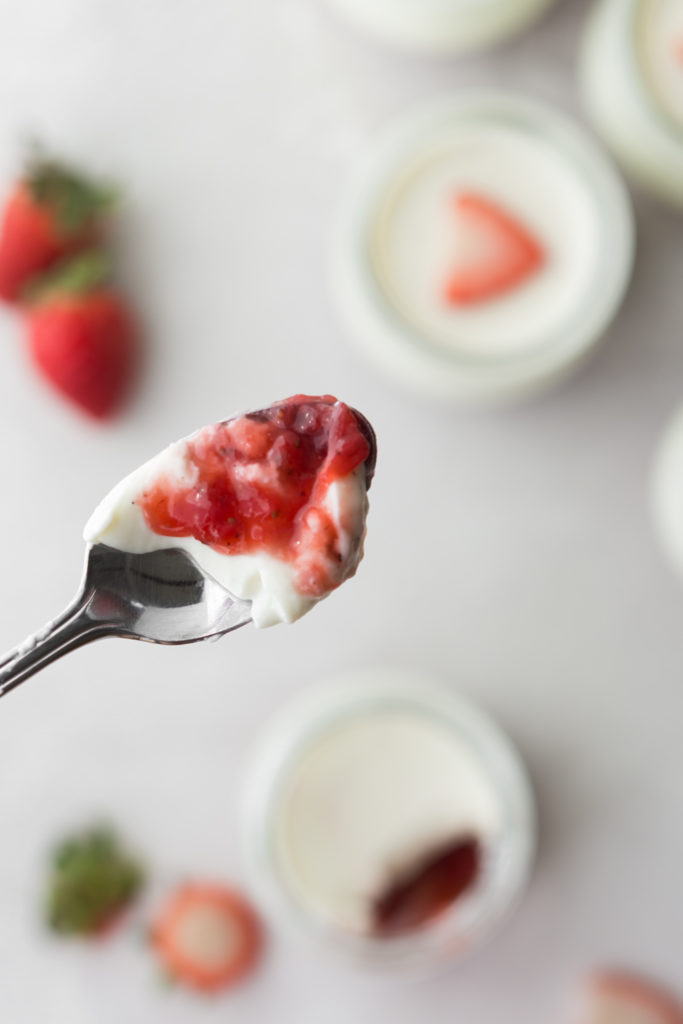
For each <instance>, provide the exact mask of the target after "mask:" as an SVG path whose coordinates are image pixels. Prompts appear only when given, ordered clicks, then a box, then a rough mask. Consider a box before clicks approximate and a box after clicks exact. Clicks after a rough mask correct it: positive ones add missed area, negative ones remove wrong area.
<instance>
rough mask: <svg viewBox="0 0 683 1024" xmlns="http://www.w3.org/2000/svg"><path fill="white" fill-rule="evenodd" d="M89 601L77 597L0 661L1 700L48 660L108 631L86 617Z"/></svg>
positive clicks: (81, 596) (103, 625) (58, 656)
mask: <svg viewBox="0 0 683 1024" xmlns="http://www.w3.org/2000/svg"><path fill="white" fill-rule="evenodd" d="M88 602H89V595H86V594H83V593H81V594H79V595H78V596H77V597H76V598H75V599H74V600H73V601H72V603H71V604H70V605H69V606H68V608H66V609H65V611H63V612H62V614H61V615H59V616H58V617H57V618H56V619H52V620H51V621H50V622H48V623H47V624H46V625H45V626H43V628H42V629H39V630H38V631H37V632H36V633H31V635H30V636H28V637H27V638H26V639H25V640H24V642H23V643H21V644H19V645H18V647H15V648H13V649H12V650H11V651H8V652H7V653H6V654H5V655H4V656H3V657H1V658H0V697H4V696H5V694H6V693H9V691H10V690H13V689H14V687H15V686H18V685H19V683H23V681H24V679H28V677H29V676H32V675H33V674H34V672H39V671H40V669H41V668H44V667H45V666H46V665H49V664H50V662H51V661H55V660H56V659H57V658H61V656H62V655H63V654H68V652H69V651H73V650H75V649H76V648H77V647H80V646H81V645H82V644H87V643H89V642H90V641H91V640H96V639H97V638H98V637H102V636H106V635H107V634H108V633H109V632H110V631H109V630H108V629H107V628H106V625H105V624H104V623H102V622H97V621H96V620H93V618H92V617H91V616H90V615H89V614H88V612H87V607H88Z"/></svg>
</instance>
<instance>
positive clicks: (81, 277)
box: [23, 249, 112, 305]
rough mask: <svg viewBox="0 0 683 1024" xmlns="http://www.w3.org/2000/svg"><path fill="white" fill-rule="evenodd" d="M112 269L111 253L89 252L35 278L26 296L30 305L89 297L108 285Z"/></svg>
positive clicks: (90, 250) (64, 261) (97, 250)
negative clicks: (58, 298) (61, 297)
mask: <svg viewBox="0 0 683 1024" xmlns="http://www.w3.org/2000/svg"><path fill="white" fill-rule="evenodd" d="M111 270H112V266H111V259H110V257H109V255H108V254H107V253H105V252H104V251H103V250H102V249H88V250H86V251H85V252H81V253H78V255H76V256H72V257H71V258H70V259H66V260H63V261H62V262H61V263H59V264H58V265H57V266H56V267H54V268H53V269H52V270H49V271H48V272H47V273H45V274H42V275H41V276H40V277H38V278H35V279H34V280H33V281H32V282H31V284H30V285H29V286H28V287H27V288H26V289H25V291H24V295H23V297H24V299H25V300H26V301H27V302H28V303H29V305H37V304H40V303H43V302H47V301H49V300H50V299H52V298H54V296H56V295H87V294H88V293H89V292H92V291H95V290H96V289H97V288H100V287H101V286H102V285H104V284H106V282H107V281H108V280H109V278H110V277H111Z"/></svg>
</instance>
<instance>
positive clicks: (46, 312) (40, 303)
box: [28, 253, 137, 419]
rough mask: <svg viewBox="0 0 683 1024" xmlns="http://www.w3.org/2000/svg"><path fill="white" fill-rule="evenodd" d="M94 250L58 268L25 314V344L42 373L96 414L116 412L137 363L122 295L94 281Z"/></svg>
mask: <svg viewBox="0 0 683 1024" xmlns="http://www.w3.org/2000/svg"><path fill="white" fill-rule="evenodd" d="M104 266H105V265H104V264H103V262H102V261H101V260H100V257H99V254H98V253H88V254H84V255H82V256H80V257H78V258H77V259H75V260H74V261H73V262H72V263H71V264H70V265H69V266H67V267H66V268H60V270H59V272H58V273H57V274H56V275H54V276H53V277H52V278H51V279H50V281H49V282H48V283H47V284H46V285H45V287H44V289H43V290H42V291H41V293H40V295H39V296H38V297H37V299H36V302H35V305H34V306H32V307H31V309H30V310H29V312H28V331H29V345H30V349H31V354H32V356H33V360H34V362H35V364H36V366H37V367H38V368H39V369H40V371H41V372H42V374H43V375H44V376H45V377H47V379H48V380H49V381H50V382H51V383H52V384H53V385H54V387H56V388H57V390H58V391H60V392H61V393H62V394H63V395H65V396H66V397H67V398H68V399H70V400H71V401H72V402H75V403H76V405H78V406H79V407H80V408H81V409H84V410H85V411H86V412H88V413H90V415H92V416H95V417H97V418H100V419H101V418H105V417H107V416H111V415H112V414H114V413H115V412H117V411H118V409H119V407H120V406H121V404H122V403H123V401H124V399H125V398H126V396H127V393H128V390H129V387H130V384H131V381H132V378H133V375H134V371H135V368H136V364H137V332H136V328H135V324H134V322H133V318H132V315H131V313H130V312H129V310H128V308H127V306H126V304H125V303H124V301H123V299H122V298H121V297H120V296H119V295H118V294H117V293H116V292H114V291H113V290H112V289H111V288H109V287H108V286H107V285H106V284H100V283H99V280H100V279H101V277H102V276H103V274H104V273H105V271H104Z"/></svg>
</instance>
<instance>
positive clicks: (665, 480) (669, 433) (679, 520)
mask: <svg viewBox="0 0 683 1024" xmlns="http://www.w3.org/2000/svg"><path fill="white" fill-rule="evenodd" d="M652 509H653V514H654V521H655V527H656V530H657V534H658V537H659V540H660V543H661V545H662V548H663V550H664V552H665V554H666V555H667V557H668V559H669V561H670V562H671V564H672V565H673V567H674V568H675V569H676V571H677V572H678V573H679V574H680V575H681V577H683V409H682V410H679V412H678V413H677V414H676V415H675V416H674V418H673V419H672V421H671V423H670V424H669V426H668V427H667V429H666V431H665V433H664V437H663V438H662V441H661V443H660V446H659V450H658V452H657V456H656V460H655V469H654V476H653V484H652Z"/></svg>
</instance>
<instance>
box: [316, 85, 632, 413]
mask: <svg viewBox="0 0 683 1024" xmlns="http://www.w3.org/2000/svg"><path fill="white" fill-rule="evenodd" d="M464 195H468V196H470V197H471V196H472V195H474V197H475V201H476V202H478V203H479V205H480V206H483V205H485V204H486V205H488V206H489V207H490V208H491V209H492V210H493V212H492V213H490V214H489V221H490V222H492V225H493V230H494V232H498V234H499V235H502V240H501V241H500V252H498V251H495V250H493V251H492V252H491V256H490V260H491V261H492V264H491V267H490V268H488V269H487V266H486V265H484V266H483V267H482V266H481V265H480V266H478V267H477V266H475V272H476V273H481V272H482V271H483V273H484V274H486V273H489V272H490V273H492V274H494V275H495V274H496V273H497V271H498V269H499V268H497V266H496V260H498V259H499V258H501V254H502V259H503V261H505V260H506V259H507V258H509V253H506V247H507V248H508V249H509V248H510V247H512V250H513V256H512V258H513V259H514V249H515V247H516V246H518V245H519V242H518V237H519V234H520V230H526V229H528V230H529V231H530V232H531V233H532V234H533V236H534V238H535V239H537V240H538V244H539V247H540V249H541V250H542V251H543V262H542V265H541V266H540V267H539V268H538V269H537V270H535V271H534V273H532V274H530V276H529V277H528V279H525V280H523V281H522V282H521V283H519V284H518V285H517V284H516V285H515V286H514V287H512V288H508V290H504V289H503V291H502V293H501V294H495V295H493V296H492V297H487V298H485V300H484V301H478V302H476V303H475V304H471V303H465V304H461V305H460V306H454V305H453V304H452V303H449V302H448V301H446V300H445V299H444V295H443V290H442V280H443V275H444V273H445V271H446V269H447V266H448V264H447V260H446V258H445V257H444V245H449V244H450V243H451V239H452V238H455V239H456V240H460V239H461V237H464V238H465V240H467V236H466V235H463V229H462V225H461V223H460V221H458V220H456V219H452V218H453V203H452V200H453V198H458V197H460V198H462V197H463V196H464ZM496 218H497V220H496ZM515 222H518V223H515ZM510 223H512V224H513V226H512V227H510V226H509V225H510ZM518 224H521V226H522V227H521V229H520V227H519V226H518ZM490 228H491V223H489V224H488V225H484V237H483V242H484V248H485V247H486V245H488V244H489V239H488V238H487V234H486V232H487V231H488V232H489V234H490ZM459 233H460V234H459ZM477 242H478V240H477V239H476V238H475V240H474V245H471V246H470V251H471V252H472V253H473V256H472V258H473V259H476V258H477ZM459 244H460V245H461V247H462V244H463V243H462V241H460V243H459ZM633 256H634V225H633V214H632V210H631V204H630V200H629V197H628V194H627V192H626V189H625V187H624V185H623V183H622V182H621V180H620V178H619V176H618V174H617V173H616V171H615V170H614V168H613V166H612V165H611V163H610V161H609V160H608V159H607V158H606V157H605V156H604V154H603V153H602V151H601V150H600V149H599V148H598V147H597V146H596V145H595V143H594V142H593V140H592V139H591V138H590V137H589V136H588V135H587V134H586V133H585V132H584V130H583V129H582V128H580V127H579V126H577V125H575V124H574V123H573V122H572V121H571V120H569V119H568V118H567V117H565V116H564V115H563V114H561V113H560V112H559V111H556V110H554V109H552V108H551V107H548V106H546V105H545V104H541V103H538V102H536V101H534V100H530V99H526V98H523V97H519V96H514V95H512V96H511V95H509V94H501V93H490V92H485V93H481V92H473V93H464V94H461V95H458V96H454V97H446V98H442V99H440V100H436V101H432V102H431V103H428V104H427V105H426V106H422V107H421V108H419V109H418V110H416V111H414V112H413V113H412V114H409V115H408V116H407V117H405V118H403V119H402V120H401V121H399V123H397V124H396V125H395V126H394V127H392V128H391V129H390V130H389V131H388V132H386V133H385V134H384V135H383V137H382V138H381V139H380V140H379V141H378V142H377V144H376V145H375V147H374V148H373V151H372V153H371V154H370V155H369V157H368V158H367V160H366V161H365V162H364V164H363V166H362V167H361V168H360V169H359V171H358V173H357V175H356V177H355V178H354V180H353V182H352V184H351V187H350V189H349V193H348V197H347V200H346V203H345V204H344V206H343V208H342V210H341V214H340V218H339V225H338V230H337V232H336V235H335V244H334V251H333V287H334V291H335V295H336V298H337V300H338V304H339V308H340V312H341V314H342V316H343V317H344V319H345V320H346V322H347V324H348V327H349V330H350V336H351V338H352V339H354V340H355V341H356V342H357V344H358V345H359V346H360V347H361V348H362V350H363V352H364V353H365V354H366V355H367V356H368V357H369V358H371V359H372V360H373V361H374V362H375V363H376V364H377V365H378V366H379V367H380V368H381V369H383V370H384V371H386V372H387V373H389V374H391V375H392V376H393V377H394V378H396V379H397V380H399V381H400V382H401V383H402V384H404V385H405V386H406V387H408V388H410V389H411V390H413V391H417V392H419V393H421V394H423V395H425V396H428V397H430V398H437V399H446V400H455V401H459V402H461V403H466V404H476V403H479V404H481V403H492V402H500V401H506V400H511V399H518V398H522V397H525V396H527V395H529V394H531V393H534V392H537V391H540V390H544V389H546V388H548V387H549V386H551V385H552V384H554V383H555V382H557V381H558V380H559V379H561V378H563V377H564V376H566V375H567V374H568V373H569V372H570V371H571V370H572V369H574V368H575V367H576V366H577V365H578V364H579V363H581V362H582V361H583V360H584V359H585V358H586V356H587V355H588V353H589V352H590V351H591V350H592V349H593V348H594V347H595V345H596V343H597V342H598V340H599V339H600V337H601V336H602V335H603V333H604V331H605V330H606V328H607V326H608V325H609V323H610V322H611V320H612V319H613V317H614V315H615V313H616V311H617V309H618V307H619V305H620V303H621V301H622V298H623V296H624V293H625V291H626V288H627V285H628V282H629V279H630V275H631V269H632V264H633ZM448 258H449V259H450V254H448ZM503 271H505V267H503Z"/></svg>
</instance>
